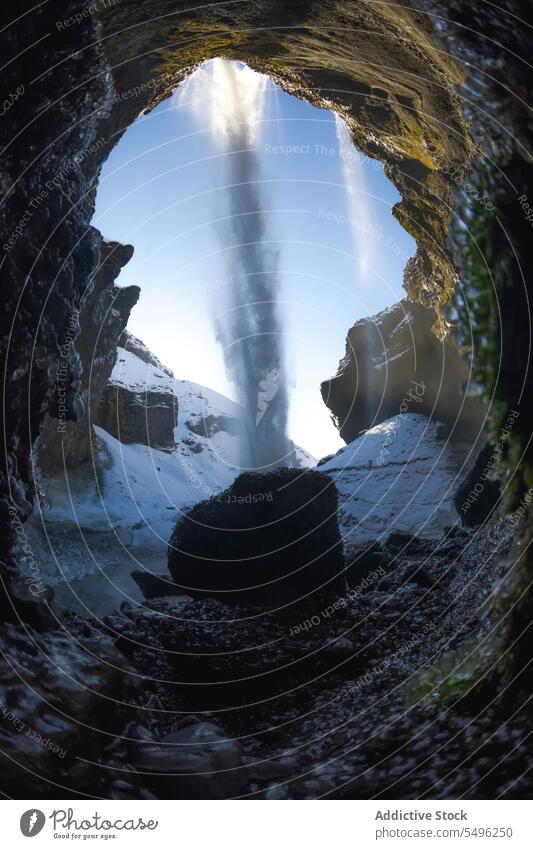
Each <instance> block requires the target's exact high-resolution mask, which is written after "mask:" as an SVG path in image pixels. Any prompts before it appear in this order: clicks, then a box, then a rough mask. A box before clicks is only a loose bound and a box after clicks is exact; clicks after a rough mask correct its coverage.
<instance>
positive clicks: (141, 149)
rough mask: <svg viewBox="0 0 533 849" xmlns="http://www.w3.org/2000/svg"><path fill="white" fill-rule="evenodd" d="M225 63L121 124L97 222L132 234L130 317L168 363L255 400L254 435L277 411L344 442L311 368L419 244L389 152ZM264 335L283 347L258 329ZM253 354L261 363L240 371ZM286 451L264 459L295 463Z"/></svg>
mask: <svg viewBox="0 0 533 849" xmlns="http://www.w3.org/2000/svg"><path fill="white" fill-rule="evenodd" d="M227 66H228V67H229V69H230V73H233V74H234V80H230V81H228V71H227V70H225V68H226V65H225V64H224V60H222V59H218V60H210V61H208V62H206V63H204V64H203V65H201V66H200V67H199V68H198V69H197V70H196V71H194V72H193V74H192V76H190V77H188V78H187V80H185V81H184V82H183V83H182V84H181V86H180V87H179V88H178V89H176V90H175V91H174V93H172V94H171V95H170V97H169V98H167V99H165V100H163V101H162V102H161V103H160V104H159V105H158V106H157V107H156V108H155V109H153V110H151V111H149V112H148V113H147V114H145V115H141V116H140V117H139V118H138V119H137V121H136V122H134V124H133V125H131V126H130V127H129V129H128V130H127V132H126V133H125V135H124V136H123V137H122V138H121V139H120V140H119V142H118V144H117V145H116V146H115V147H114V149H113V151H112V152H111V154H110V157H109V159H108V160H107V162H106V163H105V164H104V167H103V170H102V173H101V176H100V181H99V187H98V190H97V194H96V209H95V215H94V217H93V224H94V225H95V226H98V227H99V229H100V230H102V231H103V232H104V235H105V237H106V238H108V239H112V240H115V239H116V240H118V241H120V242H123V243H128V242H132V243H133V244H134V247H135V252H134V254H133V257H132V258H131V259H130V260H129V262H128V263H127V265H126V266H125V267H124V268H123V270H122V272H121V275H120V281H119V285H121V286H124V285H128V284H133V285H139V286H140V289H141V293H140V300H139V303H138V305H137V306H136V307H134V309H133V310H132V313H131V316H130V319H129V322H128V330H130V331H131V333H133V334H134V335H136V336H137V337H139V338H141V339H142V340H143V341H144V342H145V343H146V344H147V346H148V347H149V348H150V349H151V350H152V352H153V353H154V354H156V356H157V357H159V359H160V360H161V361H162V362H163V363H165V365H167V366H168V367H170V368H171V369H172V370H173V371H174V373H175V375H176V376H178V377H180V378H184V379H188V380H191V381H194V382H195V383H198V384H200V385H203V386H207V387H209V388H210V389H213V390H215V391H218V392H220V393H221V394H223V395H229V396H230V397H231V398H232V400H234V401H237V402H239V403H240V404H241V406H242V407H243V408H245V407H251V408H252V412H253V418H254V421H253V423H252V424H253V428H252V430H253V435H254V436H255V437H257V431H259V432H260V430H261V429H260V428H258V427H257V426H256V422H262V424H263V427H264V426H265V424H267V423H268V417H269V416H272V414H275V413H276V412H278V414H280V413H281V418H285V419H286V422H284V423H283V428H282V429H284V430H286V429H287V427H288V432H289V433H288V435H289V438H290V440H291V441H292V442H293V443H295V444H297V445H299V446H301V447H302V448H303V449H305V450H306V451H307V452H309V453H310V454H311V455H313V456H315V457H316V458H317V459H320V458H321V457H323V456H325V455H327V454H331V453H334V452H335V451H336V450H338V449H339V448H340V447H342V445H343V444H344V443H343V441H342V439H341V438H340V437H339V436H338V434H337V432H336V429H335V428H334V427H333V426H332V424H331V421H330V414H329V411H328V409H327V407H326V406H325V405H324V403H323V401H322V399H321V397H320V392H319V387H320V384H321V383H322V382H323V381H324V380H325V379H326V378H327V377H328V376H329V375H332V374H334V373H335V372H336V370H337V366H338V363H339V360H340V359H341V357H342V355H343V352H344V349H345V346H346V333H347V331H348V329H349V327H350V326H351V324H353V323H354V322H355V321H357V320H358V319H360V318H363V317H364V316H367V315H368V316H371V315H373V314H375V313H378V312H380V311H381V310H383V309H384V308H386V307H388V306H390V305H392V304H393V303H395V302H397V301H399V300H400V299H401V298H402V295H403V294H404V292H403V289H402V275H403V270H404V267H405V265H406V263H407V261H408V260H409V258H410V257H412V256H413V255H414V253H415V250H416V246H415V243H414V240H413V239H412V237H411V236H409V235H408V234H407V233H406V232H405V231H404V230H403V228H402V227H401V226H400V225H399V224H398V222H397V221H396V220H395V218H394V217H393V216H392V215H391V210H392V209H393V207H394V205H395V204H396V203H397V202H398V201H399V200H400V195H399V193H398V192H397V191H396V190H395V189H394V187H393V185H392V184H391V183H390V181H389V180H388V179H387V178H386V177H385V175H384V173H383V166H382V165H381V163H380V162H379V161H378V160H375V159H369V158H368V157H366V156H364V155H363V154H362V153H360V152H359V151H358V150H356V148H354V146H353V144H352V141H351V139H350V137H349V134H348V131H347V129H346V126H345V124H344V123H343V121H342V120H341V119H340V117H339V116H338V115H337V116H336V117H335V115H334V113H332V112H330V111H329V110H326V109H318V108H317V107H314V106H312V105H310V104H307V103H304V102H302V101H301V100H299V99H297V98H295V97H293V96H291V95H289V94H287V93H285V92H284V91H283V90H282V89H281V88H280V87H279V86H277V85H275V84H274V83H273V82H272V81H271V80H270V79H269V78H268V77H267V76H265V75H264V74H260V73H257V72H254V71H252V70H251V69H250V68H249V67H248V66H246V65H244V64H242V63H241V64H240V65H239V64H238V63H236V62H227ZM234 69H238V70H234ZM232 86H234V87H236V90H237V91H236V99H237V102H238V103H240V104H244V108H243V112H242V114H241V115H239V114H238V111H237V110H236V109H235V103H232V97H231V94H232V93H231V91H229V92H228V89H231V87H232ZM229 127H232V130H231V133H230V131H229V129H228V128H229ZM235 127H237V129H238V132H236V131H235ZM241 136H242V138H241ZM247 136H248V138H247ZM239 172H240V173H239ZM254 172H256V173H254ZM243 176H244V177H245V179H243ZM259 301H266V302H267V307H270V306H271V302H272V301H274V303H273V309H271V310H270V311H268V312H267V310H266V309H265V308H263V309H261V307H260V306H259V305H258V302H259ZM257 310H259V311H260V312H261V314H259V315H258V314H254V311H255V312H257ZM241 318H242V321H240V319H241ZM277 325H279V326H277ZM269 337H273V338H274V339H276V338H279V339H280V346H279V347H280V349H279V350H276V345H266V346H260V345H258V344H257V340H258V338H259V339H265V338H266V339H267V340H268V338H269ZM254 343H255V344H254ZM265 348H266V350H265ZM261 354H262V355H264V356H265V358H266V359H265V363H264V364H261V363H257V364H254V362H253V359H254V356H256V357H260V356H261ZM250 357H251V360H252V362H251V364H250V368H251V369H252V371H254V370H255V371H256V372H257V374H256V375H255V376H254V375H252V376H251V377H249V378H248V379H247V380H244V375H243V374H242V373H240V371H241V370H242V368H244V364H246V363H247V362H248V361H249V360H250ZM280 369H281V371H282V372H283V375H281V374H279V372H280ZM249 382H251V383H252V384H253V386H252V394H253V397H248V395H247V392H246V388H245V387H243V384H246V383H249ZM258 384H262V388H261V390H260V392H259V393H258V392H257V388H258ZM280 387H281V388H282V390H283V391H281V392H280V391H279V389H280ZM273 393H275V398H277V399H278V400H279V401H281V400H282V398H283V402H284V404H285V405H286V406H287V407H288V409H287V410H286V411H283V410H281V411H279V410H278V411H276V409H275V407H274V406H273V401H272V399H270V398H269V397H268V396H269V395H271V394H273ZM258 395H260V397H259V398H258ZM283 396H285V397H283ZM257 403H259V407H258V406H257ZM266 409H268V411H269V412H268V414H267V415H266V416H265V410H266ZM265 430H267V429H266V428H265ZM267 433H268V431H267ZM268 442H269V444H270V446H271V447H272V446H274V445H275V443H276V439H275V438H273V434H272V433H268ZM273 450H274V454H276V449H275V447H274V448H273ZM289 452H290V449H289V451H287V450H285V451H281V453H280V452H279V451H278V453H280V456H279V457H277V456H274V462H275V463H276V464H277V465H283V464H285V465H290V464H291V457H290V456H289ZM293 459H294V458H293ZM241 465H242V466H243V467H256V468H259V467H260V466H259V465H258V463H257V462H248V463H247V462H245V461H244V462H241Z"/></svg>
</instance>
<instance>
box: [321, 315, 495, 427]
mask: <svg viewBox="0 0 533 849" xmlns="http://www.w3.org/2000/svg"><path fill="white" fill-rule="evenodd" d="M434 319H435V316H434V313H433V312H432V311H431V310H429V309H427V308H426V307H424V306H423V305H422V304H418V303H415V302H414V301H410V300H409V299H408V298H404V299H403V300H402V301H400V302H399V303H398V304H395V305H394V306H393V307H389V308H388V309H386V310H384V311H383V312H380V313H378V314H377V315H375V316H370V317H369V318H363V319H360V320H359V321H358V322H357V323H356V324H354V326H353V327H352V328H351V329H350V330H349V331H348V336H347V340H346V354H345V356H344V358H343V359H342V360H341V362H340V363H339V368H338V371H337V374H336V375H335V377H332V378H331V379H330V380H327V381H324V383H322V385H321V392H322V397H323V399H324V403H325V404H326V406H327V407H329V409H330V410H331V412H332V414H333V418H334V421H335V422H336V425H337V427H338V429H339V433H340V435H341V436H342V438H343V439H344V440H345V442H351V441H352V440H354V439H356V438H357V437H358V436H359V435H360V433H361V432H362V431H365V430H368V429H369V428H372V427H374V426H375V425H378V424H380V423H381V422H383V421H385V420H386V419H389V418H392V417H393V416H396V415H398V414H401V413H406V412H410V413H421V414H422V415H425V416H428V417H431V418H433V419H434V420H435V421H439V422H443V423H444V424H447V425H448V426H449V428H453V429H454V431H455V432H456V434H461V435H463V436H464V435H465V434H469V435H471V436H472V437H473V438H476V437H477V435H478V434H479V432H480V431H482V429H483V426H484V421H485V417H486V413H487V411H486V407H485V404H484V403H483V402H482V401H481V400H480V399H479V398H469V397H465V395H464V394H463V393H462V391H461V390H462V387H463V386H467V385H468V382H469V380H472V375H471V369H470V366H469V363H468V362H467V361H466V360H465V359H464V358H462V357H461V356H460V355H459V352H458V350H457V347H456V345H455V343H454V342H453V341H452V340H450V339H448V340H446V341H441V340H439V339H437V337H436V336H435V335H434V333H433V331H432V326H433V323H434Z"/></svg>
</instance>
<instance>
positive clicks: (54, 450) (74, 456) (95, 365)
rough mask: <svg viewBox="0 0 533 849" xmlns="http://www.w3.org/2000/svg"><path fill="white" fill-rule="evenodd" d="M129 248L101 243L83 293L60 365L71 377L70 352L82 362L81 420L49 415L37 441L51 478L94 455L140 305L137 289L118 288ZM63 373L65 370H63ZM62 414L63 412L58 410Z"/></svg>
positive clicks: (40, 460)
mask: <svg viewBox="0 0 533 849" xmlns="http://www.w3.org/2000/svg"><path fill="white" fill-rule="evenodd" d="M132 254H133V248H132V246H131V245H121V244H120V243H119V242H103V243H102V254H101V257H102V258H101V262H100V266H99V268H98V271H97V273H96V274H95V275H94V277H93V278H92V280H91V281H90V283H89V285H88V287H87V292H86V293H85V295H84V297H83V300H82V305H81V309H80V312H79V319H77V318H76V321H75V322H74V323H73V328H72V329H73V334H72V337H69V341H68V342H67V343H64V347H63V353H64V355H65V356H64V358H63V359H62V362H63V363H64V364H65V365H64V371H65V373H68V368H69V364H70V362H71V360H72V354H73V352H74V345H75V352H76V356H78V357H79V361H80V363H81V367H82V370H81V375H80V379H79V381H80V386H79V389H78V398H79V403H80V414H79V418H78V420H77V421H75V422H73V421H67V420H65V417H64V415H62V416H61V418H56V417H55V416H50V415H48V414H47V415H46V416H45V419H44V423H43V427H42V429H41V433H40V436H39V439H38V442H37V450H36V461H37V465H38V466H39V469H40V472H41V473H42V474H43V475H44V476H45V477H49V476H52V475H57V474H61V473H62V472H63V471H64V469H66V468H68V467H73V466H77V465H79V464H80V463H83V462H85V461H87V460H91V459H93V456H94V430H93V424H99V420H98V412H99V407H100V402H101V399H102V396H103V394H104V390H105V388H106V385H107V382H108V380H109V378H110V376H111V372H112V370H113V366H114V364H115V359H116V356H117V343H118V341H119V338H120V335H121V333H122V332H123V331H124V328H125V327H126V324H127V322H128V318H129V315H130V312H131V309H132V307H133V306H134V305H135V304H136V303H137V300H138V298H139V293H140V289H139V288H138V286H127V287H124V288H120V287H119V286H115V285H114V281H115V279H116V278H117V277H118V275H119V274H120V270H121V268H123V266H124V265H126V263H127V262H129V260H130V259H131V256H132ZM60 374H61V372H60ZM59 412H60V415H61V413H62V411H61V410H60V411H59Z"/></svg>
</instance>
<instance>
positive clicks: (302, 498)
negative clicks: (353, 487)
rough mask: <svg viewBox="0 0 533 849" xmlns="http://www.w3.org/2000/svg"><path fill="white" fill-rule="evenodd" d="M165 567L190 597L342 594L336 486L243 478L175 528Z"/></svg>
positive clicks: (286, 475)
mask: <svg viewBox="0 0 533 849" xmlns="http://www.w3.org/2000/svg"><path fill="white" fill-rule="evenodd" d="M168 566H169V569H170V572H171V574H172V577H173V578H174V581H175V582H176V584H177V585H178V586H179V587H180V590H181V591H183V592H186V593H189V594H191V595H197V594H198V595H207V596H212V597H220V598H223V599H228V598H232V597H234V598H237V599H242V598H244V597H248V598H254V597H267V598H268V597H270V598H272V599H274V600H276V601H279V600H282V599H295V598H297V597H299V596H304V595H306V594H308V593H311V592H313V591H317V590H319V589H321V588H323V590H324V591H325V592H332V591H341V592H342V590H343V589H344V586H345V582H344V579H343V577H342V571H343V567H344V557H343V552H342V543H341V540H340V535H339V528H338V524H337V491H336V489H335V485H334V484H333V482H332V480H331V478H330V477H328V475H324V474H321V473H319V472H310V471H306V472H301V471H297V470H293V469H280V470H277V471H273V472H271V473H269V474H264V475H258V474H252V473H245V474H242V475H240V476H239V477H238V478H237V480H236V481H235V483H234V484H233V485H232V486H231V487H229V489H227V490H225V491H224V492H222V493H221V494H220V495H217V496H215V497H213V498H211V499H209V500H208V501H202V502H201V503H200V504H197V505H196V506H195V507H193V508H192V510H190V511H189V513H187V514H186V515H185V516H183V517H182V518H181V519H180V520H179V521H178V523H177V525H176V528H175V529H174V533H173V534H172V537H171V540H170V543H169V549H168Z"/></svg>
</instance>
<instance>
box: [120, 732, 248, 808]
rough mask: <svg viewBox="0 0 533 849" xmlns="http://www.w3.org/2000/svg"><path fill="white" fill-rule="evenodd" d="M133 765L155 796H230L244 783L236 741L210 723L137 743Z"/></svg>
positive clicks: (244, 778) (167, 797) (164, 797)
mask: <svg viewBox="0 0 533 849" xmlns="http://www.w3.org/2000/svg"><path fill="white" fill-rule="evenodd" d="M135 766H136V768H137V770H138V771H139V772H140V773H147V774H146V775H144V776H143V780H144V781H146V783H147V784H148V785H149V786H150V787H151V788H152V789H154V790H155V791H156V793H157V798H159V799H231V798H233V797H235V796H239V795H242V794H244V793H245V792H246V789H247V786H248V779H247V774H246V768H245V766H244V764H243V760H242V752H241V747H240V744H239V742H238V740H232V739H231V735H228V734H227V733H226V732H225V731H224V730H223V729H222V728H220V727H219V726H218V725H215V724H214V723H212V722H200V721H194V722H193V723H191V724H189V725H186V726H185V727H184V728H181V729H179V730H178V731H173V732H172V733H171V734H167V735H165V736H164V737H162V738H161V739H160V740H159V741H158V742H157V743H148V744H146V745H140V746H139V750H138V756H137V758H136V763H135ZM154 773H155V774H154Z"/></svg>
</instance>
